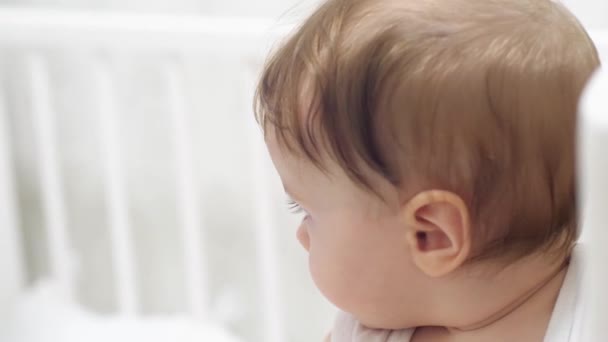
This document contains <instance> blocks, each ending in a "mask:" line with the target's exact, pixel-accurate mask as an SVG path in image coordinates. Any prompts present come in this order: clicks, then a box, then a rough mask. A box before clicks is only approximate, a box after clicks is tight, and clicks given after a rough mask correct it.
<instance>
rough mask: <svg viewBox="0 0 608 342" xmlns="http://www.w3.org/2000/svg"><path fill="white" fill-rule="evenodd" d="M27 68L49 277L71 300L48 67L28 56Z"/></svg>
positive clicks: (69, 268)
mask: <svg viewBox="0 0 608 342" xmlns="http://www.w3.org/2000/svg"><path fill="white" fill-rule="evenodd" d="M27 65H28V68H29V72H30V79H31V87H32V88H31V94H32V98H31V101H32V114H33V120H34V122H33V124H34V132H35V136H36V138H35V139H36V144H37V149H38V153H39V161H40V165H39V170H40V185H41V192H42V202H43V203H42V205H43V212H44V216H45V226H46V231H47V234H48V243H49V259H50V267H51V273H52V274H51V276H52V277H53V278H56V280H57V281H58V283H59V284H60V286H61V288H62V290H63V291H66V294H67V295H69V296H71V295H73V291H72V288H73V279H72V269H71V268H72V267H71V266H72V265H71V262H72V255H71V250H70V247H71V246H70V243H69V238H68V233H67V222H66V211H65V204H64V194H63V184H62V180H61V176H60V170H59V155H58V148H57V135H56V128H55V124H56V122H57V120H56V117H55V113H54V111H53V101H52V98H51V92H50V80H49V74H48V66H47V63H46V61H45V59H44V58H43V57H42V56H40V55H37V54H32V55H30V56H28V59H27Z"/></svg>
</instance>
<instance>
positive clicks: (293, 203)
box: [287, 199, 304, 214]
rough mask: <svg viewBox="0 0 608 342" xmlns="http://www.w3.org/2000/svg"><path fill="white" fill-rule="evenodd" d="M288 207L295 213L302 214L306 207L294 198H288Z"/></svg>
mask: <svg viewBox="0 0 608 342" xmlns="http://www.w3.org/2000/svg"><path fill="white" fill-rule="evenodd" d="M287 207H289V211H291V212H292V213H293V214H301V213H303V212H304V208H302V206H300V205H299V204H298V203H297V202H296V201H294V200H292V199H288V200H287Z"/></svg>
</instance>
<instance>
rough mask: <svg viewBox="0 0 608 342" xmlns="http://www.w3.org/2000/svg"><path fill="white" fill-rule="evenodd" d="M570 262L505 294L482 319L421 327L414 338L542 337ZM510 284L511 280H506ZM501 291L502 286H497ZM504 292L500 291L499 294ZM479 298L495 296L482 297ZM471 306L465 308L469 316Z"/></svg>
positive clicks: (471, 341)
mask: <svg viewBox="0 0 608 342" xmlns="http://www.w3.org/2000/svg"><path fill="white" fill-rule="evenodd" d="M566 270H567V267H566V266H562V267H559V265H558V266H557V267H556V268H555V270H554V271H552V272H551V273H549V274H547V275H545V276H544V277H543V279H541V280H539V281H537V284H536V285H535V286H533V287H530V289H529V290H528V291H524V292H522V293H521V294H519V295H518V296H515V297H512V296H511V299H509V296H505V297H502V299H501V303H500V304H499V305H498V306H497V310H496V311H495V312H494V313H492V314H490V315H486V317H484V318H483V319H481V320H476V321H475V322H471V323H470V324H466V325H460V326H456V327H421V328H418V329H417V330H416V333H415V335H414V338H413V340H412V341H414V342H424V341H433V342H460V341H462V342H465V341H466V342H476V341H480V342H481V341H542V340H543V337H544V335H545V332H546V329H547V326H548V324H549V321H550V319H551V315H552V313H553V308H554V306H555V302H556V301H557V297H558V295H559V292H560V289H561V286H562V283H563V281H564V278H565V275H566ZM506 286H508V284H506ZM497 290H498V291H501V289H497ZM500 297H501V296H500V295H498V294H497V296H496V298H500ZM477 300H478V301H479V302H484V301H494V300H495V298H478V299H477ZM469 310H470V308H465V307H463V308H462V312H461V314H462V315H463V316H467V314H468V312H467V311H469Z"/></svg>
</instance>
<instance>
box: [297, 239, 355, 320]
mask: <svg viewBox="0 0 608 342" xmlns="http://www.w3.org/2000/svg"><path fill="white" fill-rule="evenodd" d="M318 247H319V246H317V245H316V244H315V243H314V241H313V243H312V244H311V248H310V251H309V257H308V258H309V268H310V274H311V277H312V279H313V281H314V283H315V285H316V286H317V288H318V289H319V291H320V292H321V293H322V294H323V296H324V297H325V298H327V300H329V301H330V302H331V303H332V304H334V305H335V306H337V307H338V308H340V309H341V310H344V311H347V312H352V311H354V310H355V308H356V307H357V303H356V298H357V297H358V296H357V295H356V293H355V292H357V290H356V289H357V287H358V285H357V281H356V278H357V272H355V271H354V270H353V269H350V268H349V265H346V264H344V263H341V262H340V261H339V260H340V258H339V257H337V256H336V255H335V254H334V253H333V252H335V251H325V250H321V248H318Z"/></svg>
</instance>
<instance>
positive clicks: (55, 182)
mask: <svg viewBox="0 0 608 342" xmlns="http://www.w3.org/2000/svg"><path fill="white" fill-rule="evenodd" d="M284 34H285V29H283V28H281V27H279V26H278V25H277V24H276V23H275V21H274V20H263V19H231V18H226V19H218V18H201V17H194V16H192V17H189V16H161V15H133V14H120V13H97V12H96V13H92V12H67V11H61V12H60V11H46V10H32V9H27V10H26V9H2V10H0V50H2V51H4V55H5V57H4V58H0V62H2V63H3V69H4V75H3V76H4V80H3V81H4V82H3V88H4V91H2V92H1V93H0V94H1V96H0V145H1V146H0V203H1V209H0V269H1V270H2V273H3V275H2V281H0V313H1V312H2V310H3V308H6V307H8V304H9V303H11V302H13V301H14V300H15V298H17V296H19V295H20V294H22V293H23V290H24V289H26V288H30V287H31V286H32V285H34V284H36V283H37V282H39V281H43V280H45V279H49V278H50V279H52V280H53V283H52V286H51V285H47V288H43V289H39V290H36V291H38V292H35V293H34V294H33V295H34V296H37V295H40V292H44V291H47V292H48V291H51V290H50V289H52V291H55V292H53V293H54V294H53V295H54V296H61V297H62V298H66V300H67V301H71V300H74V301H76V302H77V303H78V305H79V307H84V308H86V309H87V310H90V311H94V312H98V313H100V314H104V315H106V316H107V315H110V316H112V315H114V316H116V315H120V316H121V317H126V319H127V320H135V319H140V318H141V319H144V318H145V317H150V316H152V317H157V316H159V315H164V316H166V315H168V314H171V315H181V316H183V315H188V317H189V319H191V320H193V321H195V322H198V323H199V324H202V322H209V321H210V320H215V321H217V320H220V321H222V322H221V323H223V325H226V326H228V327H229V328H230V330H231V331H233V332H236V333H235V334H237V335H239V336H240V337H241V338H242V339H243V340H246V341H270V342H283V341H310V340H312V339H316V340H320V339H321V338H322V335H323V334H324V332H325V329H326V327H327V326H328V325H329V324H330V322H331V314H332V312H331V308H329V306H328V305H326V304H325V303H324V302H323V301H322V300H321V299H315V298H318V294H317V293H316V292H315V291H314V289H313V286H312V284H311V283H310V281H309V280H307V279H306V278H305V275H306V271H305V269H306V267H305V266H304V264H305V260H304V259H305V258H304V253H303V252H301V249H300V248H299V247H297V246H296V242H295V239H294V234H293V233H294V232H293V230H290V229H288V227H282V226H283V225H288V223H290V220H294V218H289V217H288V216H287V215H286V214H285V212H286V210H285V208H284V205H283V204H284V203H283V202H284V201H283V198H282V194H281V192H282V191H281V190H280V186H279V184H278V178H277V177H276V175H275V174H274V171H273V170H272V167H271V166H270V163H269V160H268V158H267V155H266V152H265V148H264V146H263V142H262V140H261V134H260V131H259V129H258V127H257V126H256V124H255V122H254V118H253V115H252V111H251V108H252V98H253V88H254V82H255V78H256V76H257V73H258V71H259V67H260V65H261V63H262V61H263V58H264V56H265V54H266V53H267V51H268V48H269V47H270V46H271V44H272V42H273V41H275V40H276V38H277V37H279V36H282V35H284ZM142 122H143V123H144V124H142ZM141 128H145V130H142V129H141ZM175 203H177V205H175ZM291 223H293V222H291ZM289 225H290V226H291V227H295V225H294V224H289ZM278 241H280V242H281V243H280V244H279V243H278ZM23 256H25V257H23ZM294 263H295V264H297V266H296V265H294ZM295 268H297V269H298V270H299V271H298V272H292V271H291V270H292V269H295ZM302 284H303V285H302ZM56 292H58V293H56ZM292 306H293V307H298V308H299V309H298V310H293V311H290V310H288V308H289V307H292ZM296 311H301V313H298V312H296ZM311 313H312V314H311ZM181 316H180V317H181ZM0 317H1V316H0ZM104 317H105V316H104ZM0 321H2V319H0ZM301 321H307V322H308V326H309V327H310V329H308V331H306V332H304V333H302V331H301V330H299V329H298V330H296V329H295V328H296V326H297V324H299V323H300V322H301ZM121 324H122V323H121ZM1 326H2V323H0V330H1ZM182 326H183V324H182ZM144 329H146V328H144ZM0 335H1V332H0ZM1 339H2V336H0V340H1ZM28 341H29V340H28ZM218 341H219V340H218ZM10 342H20V341H10Z"/></svg>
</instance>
